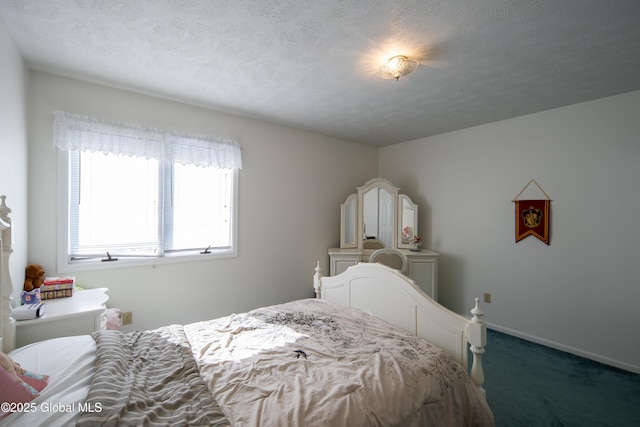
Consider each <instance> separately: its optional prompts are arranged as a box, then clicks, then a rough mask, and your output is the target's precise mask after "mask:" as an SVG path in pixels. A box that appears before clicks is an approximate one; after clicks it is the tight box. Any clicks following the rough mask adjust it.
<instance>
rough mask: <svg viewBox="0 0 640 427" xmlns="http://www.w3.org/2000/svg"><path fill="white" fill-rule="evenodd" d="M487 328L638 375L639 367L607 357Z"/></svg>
mask: <svg viewBox="0 0 640 427" xmlns="http://www.w3.org/2000/svg"><path fill="white" fill-rule="evenodd" d="M487 327H488V328H489V329H493V330H494V331H498V332H502V333H504V334H507V335H512V336H514V337H517V338H522V339H523V340H527V341H531V342H534V343H536V344H541V345H544V346H547V347H551V348H555V349H556V350H561V351H564V352H567V353H571V354H574V355H576V356H580V357H584V358H585V359H590V360H593V361H596V362H599V363H603V364H605V365H609V366H613V367H615V368H618V369H623V370H625V371H629V372H633V373H635V374H640V366H639V365H632V364H630V363H626V362H621V361H619V360H615V359H611V358H609V357H606V356H602V355H600V354H596V353H591V352H588V351H584V350H580V349H579V348H574V347H571V346H568V345H565V344H561V343H557V342H555V341H549V340H546V339H544V338H539V337H536V336H535V335H529V334H526V333H523V332H520V331H516V330H514V329H510V328H505V327H503V326H499V325H494V324H492V323H489V322H487ZM490 346H491V343H489V346H487V351H491V349H490Z"/></svg>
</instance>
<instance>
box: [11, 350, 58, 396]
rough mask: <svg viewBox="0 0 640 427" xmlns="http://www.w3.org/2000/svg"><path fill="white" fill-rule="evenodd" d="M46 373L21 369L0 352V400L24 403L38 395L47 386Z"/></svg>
mask: <svg viewBox="0 0 640 427" xmlns="http://www.w3.org/2000/svg"><path fill="white" fill-rule="evenodd" d="M48 379H49V377H48V376H47V375H40V374H36V373H33V372H30V371H27V370H26V369H23V368H22V367H21V366H20V364H19V363H16V362H14V361H13V360H11V358H10V357H9V356H7V355H6V354H4V353H2V352H0V384H2V388H1V389H0V402H11V403H26V402H30V401H31V400H33V399H34V398H35V397H37V396H39V395H40V392H41V391H42V390H43V389H44V388H45V387H46V386H47V380H48Z"/></svg>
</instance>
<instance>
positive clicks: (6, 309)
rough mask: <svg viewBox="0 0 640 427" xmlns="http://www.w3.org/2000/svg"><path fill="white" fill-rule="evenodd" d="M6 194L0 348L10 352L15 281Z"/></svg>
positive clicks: (1, 225) (0, 208) (1, 226)
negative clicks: (12, 271) (12, 278)
mask: <svg viewBox="0 0 640 427" xmlns="http://www.w3.org/2000/svg"><path fill="white" fill-rule="evenodd" d="M5 198H6V196H0V298H1V300H0V319H1V320H2V334H1V335H0V347H1V348H0V349H1V350H2V351H3V352H5V353H8V352H9V351H11V350H13V347H14V346H15V331H16V323H15V320H14V319H13V317H11V301H12V300H13V283H12V282H11V273H10V272H9V256H10V255H11V252H13V247H12V244H11V242H12V238H11V218H9V214H10V213H11V209H9V207H8V206H7V205H6V204H5Z"/></svg>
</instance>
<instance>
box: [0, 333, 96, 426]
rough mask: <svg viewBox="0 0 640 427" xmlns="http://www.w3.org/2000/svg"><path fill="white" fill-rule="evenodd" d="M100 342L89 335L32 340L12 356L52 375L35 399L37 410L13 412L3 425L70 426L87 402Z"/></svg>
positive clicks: (28, 365)
mask: <svg viewBox="0 0 640 427" xmlns="http://www.w3.org/2000/svg"><path fill="white" fill-rule="evenodd" d="M95 351H96V343H95V341H94V340H93V338H91V337H90V336H89V335H82V336H76V337H64V338H55V339H50V340H46V341H42V342H39V343H35V344H29V345H27V346H24V347H22V348H19V349H17V350H14V351H12V352H11V353H9V356H11V358H12V359H13V360H15V361H16V362H18V363H20V365H21V366H22V367H23V368H25V369H28V370H30V371H33V372H38V373H42V374H48V375H49V384H48V385H47V387H46V388H45V389H44V390H42V392H41V394H40V396H38V397H37V398H36V399H35V400H34V401H33V403H34V404H35V405H34V407H35V411H33V412H21V413H13V414H11V415H8V416H6V417H5V418H2V419H0V426H2V427H5V426H16V427H18V426H19V427H24V426H48V427H56V426H69V425H71V426H72V425H75V419H76V418H77V416H78V413H79V411H80V407H81V404H82V403H83V402H84V399H85V397H86V396H87V391H88V390H89V385H90V384H91V379H92V377H93V371H94V369H93V361H94V358H95Z"/></svg>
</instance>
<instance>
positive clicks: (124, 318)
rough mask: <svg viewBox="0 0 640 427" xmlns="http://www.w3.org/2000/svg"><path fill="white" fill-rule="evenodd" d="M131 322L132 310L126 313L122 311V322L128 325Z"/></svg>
mask: <svg viewBox="0 0 640 427" xmlns="http://www.w3.org/2000/svg"><path fill="white" fill-rule="evenodd" d="M132 323H133V312H131V311H127V312H126V313H122V324H123V325H130V324H132Z"/></svg>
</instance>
